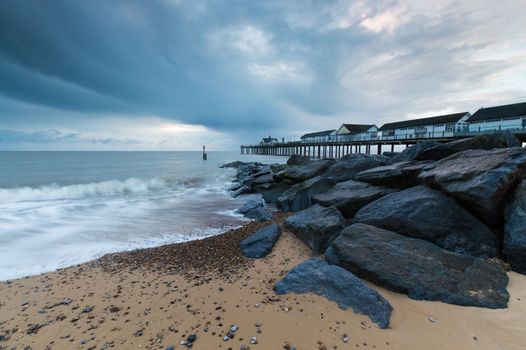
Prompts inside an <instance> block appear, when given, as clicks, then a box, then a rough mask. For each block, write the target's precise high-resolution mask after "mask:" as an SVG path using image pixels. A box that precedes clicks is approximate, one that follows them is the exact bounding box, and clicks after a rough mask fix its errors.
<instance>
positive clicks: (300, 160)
mask: <svg viewBox="0 0 526 350" xmlns="http://www.w3.org/2000/svg"><path fill="white" fill-rule="evenodd" d="M309 161H310V159H309V158H308V157H304V156H302V155H299V154H293V155H291V156H290V158H289V159H287V165H300V164H305V163H307V162H309Z"/></svg>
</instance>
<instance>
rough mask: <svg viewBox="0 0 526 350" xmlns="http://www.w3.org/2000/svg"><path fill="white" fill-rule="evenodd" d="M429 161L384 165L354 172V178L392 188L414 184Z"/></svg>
mask: <svg viewBox="0 0 526 350" xmlns="http://www.w3.org/2000/svg"><path fill="white" fill-rule="evenodd" d="M430 163H431V162H430V161H422V162H417V161H406V162H399V163H394V164H391V165H385V166H381V167H377V168H373V169H369V170H366V171H362V172H361V173H358V174H356V176H355V177H354V179H355V180H358V181H364V182H368V183H370V184H372V185H377V186H387V187H394V188H407V187H413V186H416V185H417V184H418V183H417V177H418V175H419V174H420V172H421V171H422V169H423V168H424V167H425V166H427V165H429V164H430Z"/></svg>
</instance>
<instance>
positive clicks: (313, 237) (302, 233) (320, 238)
mask: <svg viewBox="0 0 526 350" xmlns="http://www.w3.org/2000/svg"><path fill="white" fill-rule="evenodd" d="M344 224H345V219H344V218H343V216H342V215H341V213H340V212H339V211H338V209H336V208H335V207H330V208H325V207H322V206H321V205H319V204H315V205H313V206H312V207H310V208H308V209H305V210H302V211H300V212H297V213H296V214H294V215H292V216H290V217H288V218H287V219H286V220H285V227H286V228H287V229H289V230H290V231H291V232H292V233H294V234H295V235H296V236H297V237H298V238H299V239H301V240H302V241H303V243H305V244H306V245H307V246H308V247H309V248H310V249H312V250H313V251H315V252H317V253H323V252H324V251H325V250H326V249H327V246H328V245H329V243H330V242H331V241H332V239H333V238H334V237H335V236H336V235H337V234H338V233H339V232H340V231H341V229H342V228H343V226H344Z"/></svg>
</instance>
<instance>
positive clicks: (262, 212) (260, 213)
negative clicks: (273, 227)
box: [245, 207, 272, 221]
mask: <svg viewBox="0 0 526 350" xmlns="http://www.w3.org/2000/svg"><path fill="white" fill-rule="evenodd" d="M245 217H247V218H249V219H253V220H255V221H270V220H272V213H271V212H270V211H269V210H268V209H267V208H263V207H258V208H256V209H252V210H250V211H249V212H247V213H245Z"/></svg>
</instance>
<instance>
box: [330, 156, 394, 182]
mask: <svg viewBox="0 0 526 350" xmlns="http://www.w3.org/2000/svg"><path fill="white" fill-rule="evenodd" d="M384 164H385V159H384V158H383V157H378V156H376V155H367V154H360V153H356V154H349V155H346V156H344V157H342V158H341V159H340V160H339V161H337V162H336V163H335V164H334V165H332V166H331V167H330V168H329V169H328V170H327V171H326V172H325V173H324V174H323V176H324V177H326V178H329V179H331V180H333V181H336V182H342V181H346V180H350V179H353V178H354V176H355V175H356V174H358V173H359V172H362V171H364V170H367V169H371V168H375V167H379V166H381V165H384Z"/></svg>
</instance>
